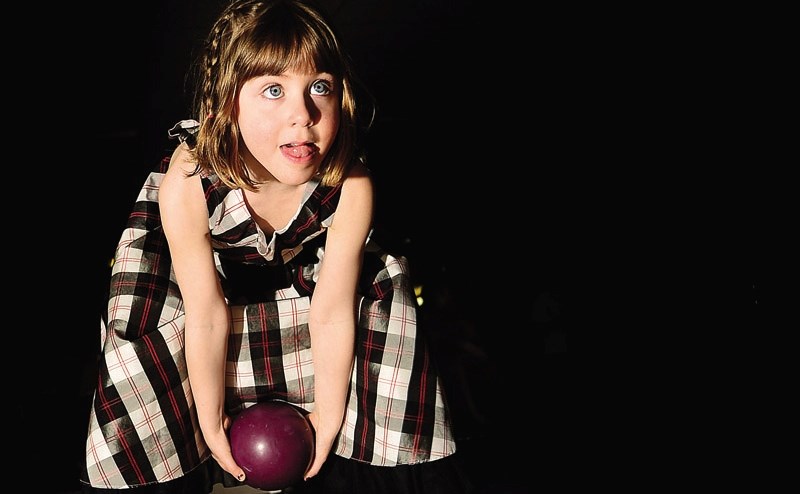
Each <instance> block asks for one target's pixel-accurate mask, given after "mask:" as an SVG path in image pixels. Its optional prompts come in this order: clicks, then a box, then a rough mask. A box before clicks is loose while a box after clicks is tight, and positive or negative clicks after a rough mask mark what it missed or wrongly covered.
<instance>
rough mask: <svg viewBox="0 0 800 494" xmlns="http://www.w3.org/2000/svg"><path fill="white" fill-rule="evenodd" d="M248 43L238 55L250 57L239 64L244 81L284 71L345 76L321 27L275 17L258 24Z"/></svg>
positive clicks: (335, 46)
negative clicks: (249, 55)
mask: <svg viewBox="0 0 800 494" xmlns="http://www.w3.org/2000/svg"><path fill="white" fill-rule="evenodd" d="M249 42H250V43H252V45H251V46H249V47H248V49H244V50H241V51H240V53H243V54H246V53H249V54H252V56H251V57H244V58H243V59H242V60H240V62H241V63H240V64H239V67H238V69H239V70H238V71H237V72H238V73H239V74H241V75H243V76H244V79H245V80H247V79H249V78H252V77H257V76H261V75H280V74H283V73H285V72H287V71H293V72H298V73H305V74H312V73H317V72H328V73H330V74H333V75H334V76H336V77H341V76H342V75H343V73H344V67H342V66H341V64H340V62H339V61H338V60H339V57H338V47H337V45H336V42H335V40H334V39H333V37H332V34H331V33H329V31H328V30H327V29H325V28H324V26H317V25H310V24H308V23H307V22H303V21H302V20H301V19H299V18H298V17H296V16H292V15H286V16H280V15H276V16H274V17H273V18H272V21H271V22H265V23H261V24H260V25H258V27H257V28H256V29H254V30H253V32H252V34H251V36H250V39H249ZM245 44H249V43H247V42H245Z"/></svg>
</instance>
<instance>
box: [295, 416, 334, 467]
mask: <svg viewBox="0 0 800 494" xmlns="http://www.w3.org/2000/svg"><path fill="white" fill-rule="evenodd" d="M307 418H308V421H309V422H310V423H311V426H312V427H313V428H314V438H315V445H314V460H313V461H312V463H311V466H310V467H308V470H307V471H306V474H305V476H304V477H303V480H308V479H310V478H311V477H313V476H315V475H317V474H318V473H319V470H320V468H322V465H323V464H324V463H325V460H326V459H327V458H328V455H329V454H330V451H331V448H332V447H333V442H334V441H335V440H336V436H337V435H338V434H339V429H340V427H341V424H338V425H337V426H336V427H323V426H322V425H321V423H320V419H319V415H317V413H316V412H311V413H309V414H308V416H307Z"/></svg>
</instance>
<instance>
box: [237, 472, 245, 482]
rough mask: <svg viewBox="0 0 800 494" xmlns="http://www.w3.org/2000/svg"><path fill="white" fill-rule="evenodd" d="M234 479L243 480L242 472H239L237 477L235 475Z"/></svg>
mask: <svg viewBox="0 0 800 494" xmlns="http://www.w3.org/2000/svg"><path fill="white" fill-rule="evenodd" d="M236 479H237V480H238V481H239V482H241V481H243V480H244V474H243V473H240V474H239V476H238V477H236Z"/></svg>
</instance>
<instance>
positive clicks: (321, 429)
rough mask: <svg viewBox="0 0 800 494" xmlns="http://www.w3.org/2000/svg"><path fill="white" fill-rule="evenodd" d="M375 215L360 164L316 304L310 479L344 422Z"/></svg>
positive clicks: (332, 234)
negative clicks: (361, 279)
mask: <svg viewBox="0 0 800 494" xmlns="http://www.w3.org/2000/svg"><path fill="white" fill-rule="evenodd" d="M372 215H373V186H372V178H371V177H370V175H369V172H368V170H367V169H366V167H364V166H363V165H361V164H359V165H357V166H356V167H354V168H353V170H351V172H350V173H349V174H348V176H347V178H346V179H345V181H344V184H343V185H342V195H341V197H340V199H339V205H338V207H337V208H336V215H335V216H334V219H333V223H332V224H331V226H330V227H329V229H328V232H327V240H326V242H325V253H324V257H323V259H322V265H321V267H320V274H319V278H318V280H317V284H316V287H315V288H314V295H313V297H312V302H311V312H310V315H309V331H310V333H311V353H312V356H313V359H314V409H313V410H312V412H311V413H310V414H309V420H311V423H312V424H313V426H314V430H315V433H316V449H315V457H314V461H313V463H312V465H311V466H310V467H309V469H308V472H306V478H308V477H313V476H314V475H316V474H317V473H318V472H319V469H320V467H321V466H322V464H323V463H324V461H325V459H326V458H327V457H328V454H329V453H330V450H331V447H332V446H333V441H334V440H335V439H336V436H337V435H338V433H339V429H340V428H341V426H342V420H343V419H344V411H345V406H346V403H347V394H348V390H349V385H350V374H351V371H352V368H353V358H354V352H355V331H356V284H357V283H358V278H359V275H360V272H361V264H362V260H363V256H364V245H365V244H366V240H367V236H368V235H369V231H370V228H371V226H372Z"/></svg>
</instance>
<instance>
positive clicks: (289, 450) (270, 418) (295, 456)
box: [229, 401, 314, 490]
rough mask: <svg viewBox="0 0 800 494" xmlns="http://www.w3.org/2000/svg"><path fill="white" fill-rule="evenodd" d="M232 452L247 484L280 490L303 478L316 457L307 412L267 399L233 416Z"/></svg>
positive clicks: (231, 431) (231, 432)
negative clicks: (305, 413)
mask: <svg viewBox="0 0 800 494" xmlns="http://www.w3.org/2000/svg"><path fill="white" fill-rule="evenodd" d="M229 437H230V442H231V453H232V454H233V459H234V460H236V463H238V464H239V466H240V467H242V468H243V469H244V472H245V474H246V475H247V478H246V479H245V481H244V483H245V484H247V485H249V486H251V487H255V488H256V489H263V490H279V489H284V488H286V487H289V486H291V485H292V484H295V483H297V482H299V481H301V480H302V479H303V474H304V473H305V471H306V469H308V467H309V466H310V465H311V460H312V458H313V456H314V432H313V430H312V428H311V423H310V422H309V421H308V419H306V417H305V415H304V414H303V413H302V412H301V411H300V410H299V409H298V408H296V407H294V406H293V405H291V404H289V403H287V402H284V401H265V402H261V403H257V404H255V405H252V406H250V407H248V408H246V409H244V410H243V411H242V412H241V413H239V414H238V415H236V416H235V417H233V423H232V424H231V428H230V432H229Z"/></svg>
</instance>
